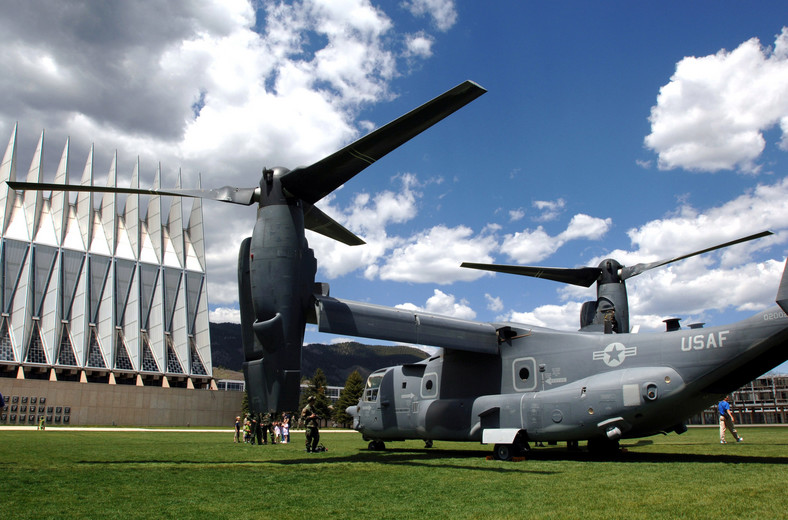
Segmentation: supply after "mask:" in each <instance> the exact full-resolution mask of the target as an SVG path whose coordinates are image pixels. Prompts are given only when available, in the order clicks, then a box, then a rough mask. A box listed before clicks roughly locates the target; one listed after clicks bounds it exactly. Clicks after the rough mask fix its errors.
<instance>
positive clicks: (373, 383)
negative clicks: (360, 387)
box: [364, 374, 383, 402]
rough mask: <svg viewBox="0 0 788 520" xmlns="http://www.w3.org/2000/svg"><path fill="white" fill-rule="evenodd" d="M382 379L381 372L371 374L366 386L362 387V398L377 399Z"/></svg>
mask: <svg viewBox="0 0 788 520" xmlns="http://www.w3.org/2000/svg"><path fill="white" fill-rule="evenodd" d="M381 381H383V374H372V375H370V376H369V378H368V379H367V387H366V388H365V389H364V400H365V401H368V402H372V401H377V400H378V390H379V389H380V383H381Z"/></svg>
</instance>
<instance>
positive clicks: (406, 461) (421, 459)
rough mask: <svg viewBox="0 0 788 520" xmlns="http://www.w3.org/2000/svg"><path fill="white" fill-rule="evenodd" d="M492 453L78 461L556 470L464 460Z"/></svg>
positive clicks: (401, 451)
mask: <svg viewBox="0 0 788 520" xmlns="http://www.w3.org/2000/svg"><path fill="white" fill-rule="evenodd" d="M490 455H491V452H488V451H469V450H450V449H449V450H435V449H422V450H418V449H417V450H413V449H387V450H385V451H367V450H361V451H359V452H358V453H355V454H352V455H341V456H339V455H331V453H330V452H324V453H319V454H307V453H303V454H300V453H299V454H298V455H295V456H294V457H292V458H288V459H268V460H200V461H189V460H163V459H151V460H145V459H139V460H133V459H127V460H81V461H77V462H76V463H77V464H85V465H94V466H104V465H106V466H122V465H173V466H179V465H200V466H219V465H221V466H234V465H257V464H277V465H282V466H298V465H311V464H330V463H375V464H384V465H404V466H414V467H419V466H420V467H434V466H435V461H437V462H438V463H439V464H440V466H441V467H444V468H446V467H450V468H454V469H467V470H473V471H479V470H481V471H495V472H497V473H501V472H504V473H505V472H513V473H533V474H538V475H553V474H556V473H557V472H555V471H545V470H527V469H524V468H523V467H522V466H510V467H507V466H506V464H507V463H505V462H500V461H490V462H491V463H490V465H489V466H487V467H485V466H478V465H471V464H465V463H463V460H468V461H470V460H473V461H479V460H480V459H481V460H484V459H486V458H487V457H488V456H490Z"/></svg>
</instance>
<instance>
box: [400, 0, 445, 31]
mask: <svg viewBox="0 0 788 520" xmlns="http://www.w3.org/2000/svg"><path fill="white" fill-rule="evenodd" d="M402 5H403V6H404V7H405V8H406V9H408V10H409V11H410V12H411V13H412V14H413V15H414V16H424V15H429V16H430V17H432V19H433V21H434V23H435V26H436V27H437V28H438V29H439V30H441V31H448V30H449V29H451V27H452V26H453V25H454V24H455V22H456V21H457V11H456V10H455V9H454V1H453V0H410V1H405V2H403V3H402Z"/></svg>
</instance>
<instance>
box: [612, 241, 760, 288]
mask: <svg viewBox="0 0 788 520" xmlns="http://www.w3.org/2000/svg"><path fill="white" fill-rule="evenodd" d="M773 234H774V233H772V232H771V231H761V232H760V233H755V234H754V235H749V236H746V237H742V238H737V239H736V240H731V241H730V242H725V243H724V244H719V245H716V246H711V247H707V248H706V249H701V250H700V251H695V252H694V253H689V254H687V255H682V256H677V257H676V258H671V259H668V260H658V261H656V262H651V263H649V264H636V265H632V266H629V267H624V268H622V269H621V279H622V280H626V279H627V278H632V277H633V276H637V275H639V274H641V273H643V272H645V271H648V270H649V269H654V268H655V267H660V266H663V265H665V264H669V263H671V262H678V261H679V260H684V259H685V258H690V257H692V256H697V255H701V254H703V253H708V252H709V251H714V250H715V249H722V248H723V247H728V246H732V245H735V244H740V243H742V242H747V241H749V240H755V239H756V238H762V237H765V236H769V235H773Z"/></svg>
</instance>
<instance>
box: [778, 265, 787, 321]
mask: <svg viewBox="0 0 788 520" xmlns="http://www.w3.org/2000/svg"><path fill="white" fill-rule="evenodd" d="M777 305H779V306H780V308H781V309H782V310H783V311H784V312H785V313H786V314H788V259H787V260H786V261H785V267H784V268H783V277H782V280H780V288H779V289H777Z"/></svg>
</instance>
